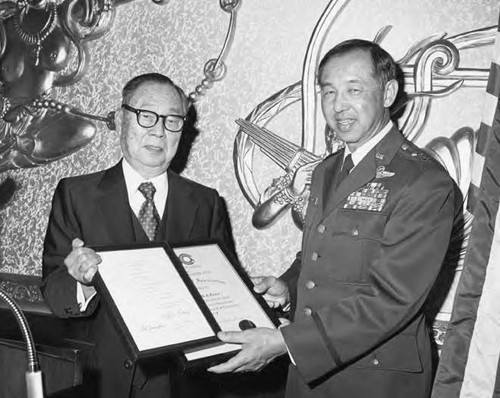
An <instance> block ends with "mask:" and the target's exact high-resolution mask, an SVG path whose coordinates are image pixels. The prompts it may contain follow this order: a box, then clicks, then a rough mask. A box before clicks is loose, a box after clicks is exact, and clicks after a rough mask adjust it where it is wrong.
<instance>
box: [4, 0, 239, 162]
mask: <svg viewBox="0 0 500 398" xmlns="http://www.w3.org/2000/svg"><path fill="white" fill-rule="evenodd" d="M131 1H133V0H18V1H17V2H14V1H10V0H7V1H5V2H2V3H0V172H3V171H5V170H8V169H16V168H25V167H34V166H38V165H42V164H45V163H48V162H52V161H55V160H58V159H60V158H62V157H65V156H67V155H69V154H71V153H73V152H75V151H77V150H79V149H81V148H83V147H84V146H85V145H87V144H88V143H89V142H90V141H91V140H92V138H93V137H94V134H95V132H96V127H95V124H94V121H99V122H103V123H105V124H106V126H107V127H108V128H109V129H110V130H114V129H115V127H116V126H115V120H114V116H115V115H114V112H109V113H108V114H107V115H106V116H99V115H93V114H90V113H86V112H84V111H82V110H80V109H78V108H75V107H72V106H71V105H69V104H64V103H61V102H59V101H57V100H56V99H54V95H53V94H54V88H55V87H61V86H69V85H71V84H74V83H76V82H78V81H79V80H80V79H81V78H82V77H83V76H84V74H85V72H86V69H87V65H88V61H89V56H88V48H87V46H88V42H90V41H92V40H96V39H98V38H100V37H102V36H103V35H104V34H106V33H107V32H109V30H110V29H111V27H112V25H113V22H114V18H115V14H116V8H117V7H118V6H119V5H121V4H125V3H129V2H131ZM152 1H153V3H155V4H158V5H166V4H168V3H169V0H152ZM219 4H220V7H221V8H222V10H223V11H225V12H227V13H229V14H230V22H229V26H228V31H227V34H226V38H225V40H224V44H223V46H222V49H221V52H220V53H219V56H218V57H217V58H216V59H210V60H209V61H208V62H207V63H206V64H205V67H204V71H203V73H204V78H203V80H202V81H201V83H200V84H199V85H198V86H197V87H196V88H195V90H194V91H193V92H192V93H190V94H189V98H190V100H191V101H192V102H196V101H198V100H199V98H200V97H201V96H203V95H204V94H205V92H206V90H208V89H210V88H211V87H212V86H213V84H214V82H217V81H220V80H222V79H223V78H224V77H225V75H226V65H225V63H224V61H225V59H226V57H227V55H228V52H229V50H230V48H231V44H232V42H233V38H234V34H235V29H236V13H237V9H238V6H239V5H240V0H220V1H219ZM72 47H73V48H74V49H75V50H76V51H75V52H76V62H74V64H75V65H74V67H73V69H72V70H69V71H68V70H67V69H68V64H69V58H70V49H71V48H72ZM26 54H27V55H28V56H26V57H25V56H24V55H26Z"/></svg>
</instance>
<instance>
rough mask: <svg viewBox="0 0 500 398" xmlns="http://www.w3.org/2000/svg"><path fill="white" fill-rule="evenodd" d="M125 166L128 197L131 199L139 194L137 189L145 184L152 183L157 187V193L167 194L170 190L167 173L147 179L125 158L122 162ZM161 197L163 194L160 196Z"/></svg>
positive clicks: (124, 174) (124, 173)
mask: <svg viewBox="0 0 500 398" xmlns="http://www.w3.org/2000/svg"><path fill="white" fill-rule="evenodd" d="M122 166H123V176H124V177H125V185H126V186H127V193H128V196H129V197H131V196H132V195H134V194H135V193H136V192H137V188H139V185H140V184H141V183H143V182H146V181H149V182H152V183H153V185H154V186H155V189H156V192H159V193H161V192H166V191H167V189H168V177H167V173H166V172H165V173H162V174H160V175H158V176H156V177H153V178H150V179H146V178H144V177H142V176H141V175H140V174H139V173H138V172H137V171H136V170H135V169H134V168H133V167H132V166H131V165H130V163H129V162H127V160H126V159H125V158H123V162H122ZM160 195H161V194H160Z"/></svg>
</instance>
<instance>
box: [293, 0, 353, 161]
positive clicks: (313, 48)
mask: <svg viewBox="0 0 500 398" xmlns="http://www.w3.org/2000/svg"><path fill="white" fill-rule="evenodd" d="M349 1H350V0H332V1H330V3H329V4H328V6H327V7H326V9H325V11H323V14H322V15H321V17H320V19H319V21H318V23H317V24H316V26H315V27H314V30H313V33H312V36H311V39H310V40H309V44H308V46H307V51H306V56H305V58H304V67H303V70H302V145H301V146H302V147H303V148H305V149H307V150H308V151H311V152H314V149H315V148H314V146H315V143H316V68H317V66H318V63H319V55H320V51H321V47H322V46H323V43H324V41H325V38H326V36H327V34H328V31H329V30H330V28H331V27H332V25H333V22H334V21H335V20H336V19H337V18H338V17H339V15H340V14H341V13H342V11H343V10H344V8H345V7H346V6H347V4H348V3H349Z"/></svg>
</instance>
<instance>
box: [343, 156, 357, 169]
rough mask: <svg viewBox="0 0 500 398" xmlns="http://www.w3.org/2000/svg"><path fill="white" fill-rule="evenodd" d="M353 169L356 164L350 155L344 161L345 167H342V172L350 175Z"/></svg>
mask: <svg viewBox="0 0 500 398" xmlns="http://www.w3.org/2000/svg"><path fill="white" fill-rule="evenodd" d="M353 167H354V163H353V161H352V156H351V154H348V155H347V156H346V157H345V159H344V165H343V166H342V170H345V171H346V172H347V173H349V172H350V171H351V170H352V168H353Z"/></svg>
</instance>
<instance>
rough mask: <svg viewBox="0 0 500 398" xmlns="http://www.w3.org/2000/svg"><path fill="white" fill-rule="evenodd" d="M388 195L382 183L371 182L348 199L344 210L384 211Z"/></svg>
mask: <svg viewBox="0 0 500 398" xmlns="http://www.w3.org/2000/svg"><path fill="white" fill-rule="evenodd" d="M388 193H389V190H388V189H385V188H384V187H383V186H382V183H381V182H369V183H368V184H366V185H365V186H364V187H363V188H360V189H358V190H357V191H355V192H353V193H351V194H350V195H349V196H348V197H347V200H346V202H345V203H344V209H353V210H368V211H382V209H383V208H384V205H385V202H386V201H387V194H388Z"/></svg>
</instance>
